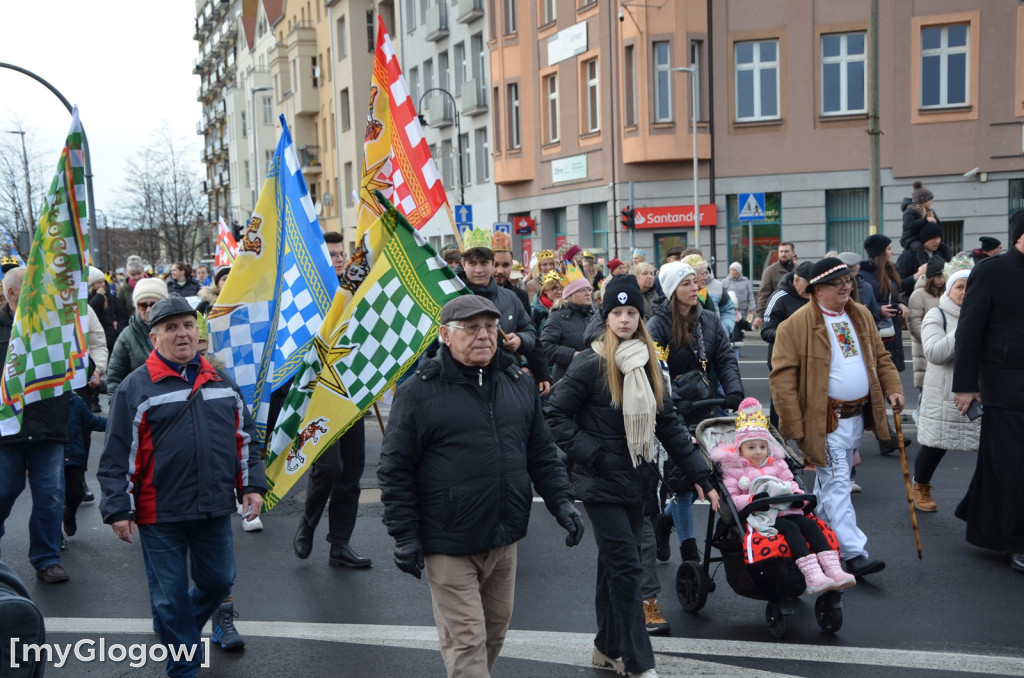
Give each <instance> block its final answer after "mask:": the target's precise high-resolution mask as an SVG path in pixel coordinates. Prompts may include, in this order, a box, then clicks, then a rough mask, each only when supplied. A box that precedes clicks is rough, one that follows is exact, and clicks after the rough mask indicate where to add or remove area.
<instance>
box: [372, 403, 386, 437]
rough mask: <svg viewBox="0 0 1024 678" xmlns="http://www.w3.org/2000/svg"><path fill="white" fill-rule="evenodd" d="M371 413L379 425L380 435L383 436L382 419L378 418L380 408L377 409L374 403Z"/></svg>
mask: <svg viewBox="0 0 1024 678" xmlns="http://www.w3.org/2000/svg"><path fill="white" fill-rule="evenodd" d="M373 411H374V413H375V414H376V415H377V423H378V424H380V434H381V435H384V419H383V417H381V416H380V408H378V407H377V403H376V401H374V403H373Z"/></svg>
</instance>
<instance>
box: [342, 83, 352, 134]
mask: <svg viewBox="0 0 1024 678" xmlns="http://www.w3.org/2000/svg"><path fill="white" fill-rule="evenodd" d="M340 99H341V101H340V106H341V131H342V132H347V131H348V130H349V128H350V127H351V126H352V114H351V113H350V109H351V104H350V102H349V96H348V87H346V88H345V89H343V90H341V96H340Z"/></svg>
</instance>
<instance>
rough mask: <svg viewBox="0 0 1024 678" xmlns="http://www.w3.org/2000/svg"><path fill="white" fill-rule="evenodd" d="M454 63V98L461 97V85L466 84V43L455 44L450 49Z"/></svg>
mask: <svg viewBox="0 0 1024 678" xmlns="http://www.w3.org/2000/svg"><path fill="white" fill-rule="evenodd" d="M452 49H453V50H454V51H453V56H454V58H455V63H454V64H453V67H454V69H455V92H453V94H455V96H457V97H458V96H462V83H464V82H466V43H464V42H457V43H455V47H453V48H452Z"/></svg>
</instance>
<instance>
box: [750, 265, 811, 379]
mask: <svg viewBox="0 0 1024 678" xmlns="http://www.w3.org/2000/svg"><path fill="white" fill-rule="evenodd" d="M795 275H796V273H787V274H786V275H785V276H783V278H782V280H780V281H779V289H777V290H775V293H774V294H772V296H771V298H769V299H768V305H767V306H765V309H764V324H763V325H761V339H762V340H764V342H765V343H766V344H768V369H769V370H770V369H771V368H772V349H774V348H775V332H776V331H777V330H778V329H779V325H780V324H782V321H783V320H785V319H786V318H788V317H789V316H791V315H793V314H794V313H796V312H797V311H799V310H800V309H801V308H802V307H803V305H804V304H806V303H807V299H805V298H804V297H801V296H800V294H799V293H798V292H797V291H796V288H795V287H794V286H793V277H794V276H795Z"/></svg>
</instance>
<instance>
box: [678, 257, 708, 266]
mask: <svg viewBox="0 0 1024 678" xmlns="http://www.w3.org/2000/svg"><path fill="white" fill-rule="evenodd" d="M680 261H682V262H683V263H684V264H689V265H690V266H692V267H693V268H697V267H698V266H700V265H701V264H703V263H704V257H702V256H701V255H699V254H687V255H686V256H685V257H683V258H682V259H680Z"/></svg>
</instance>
